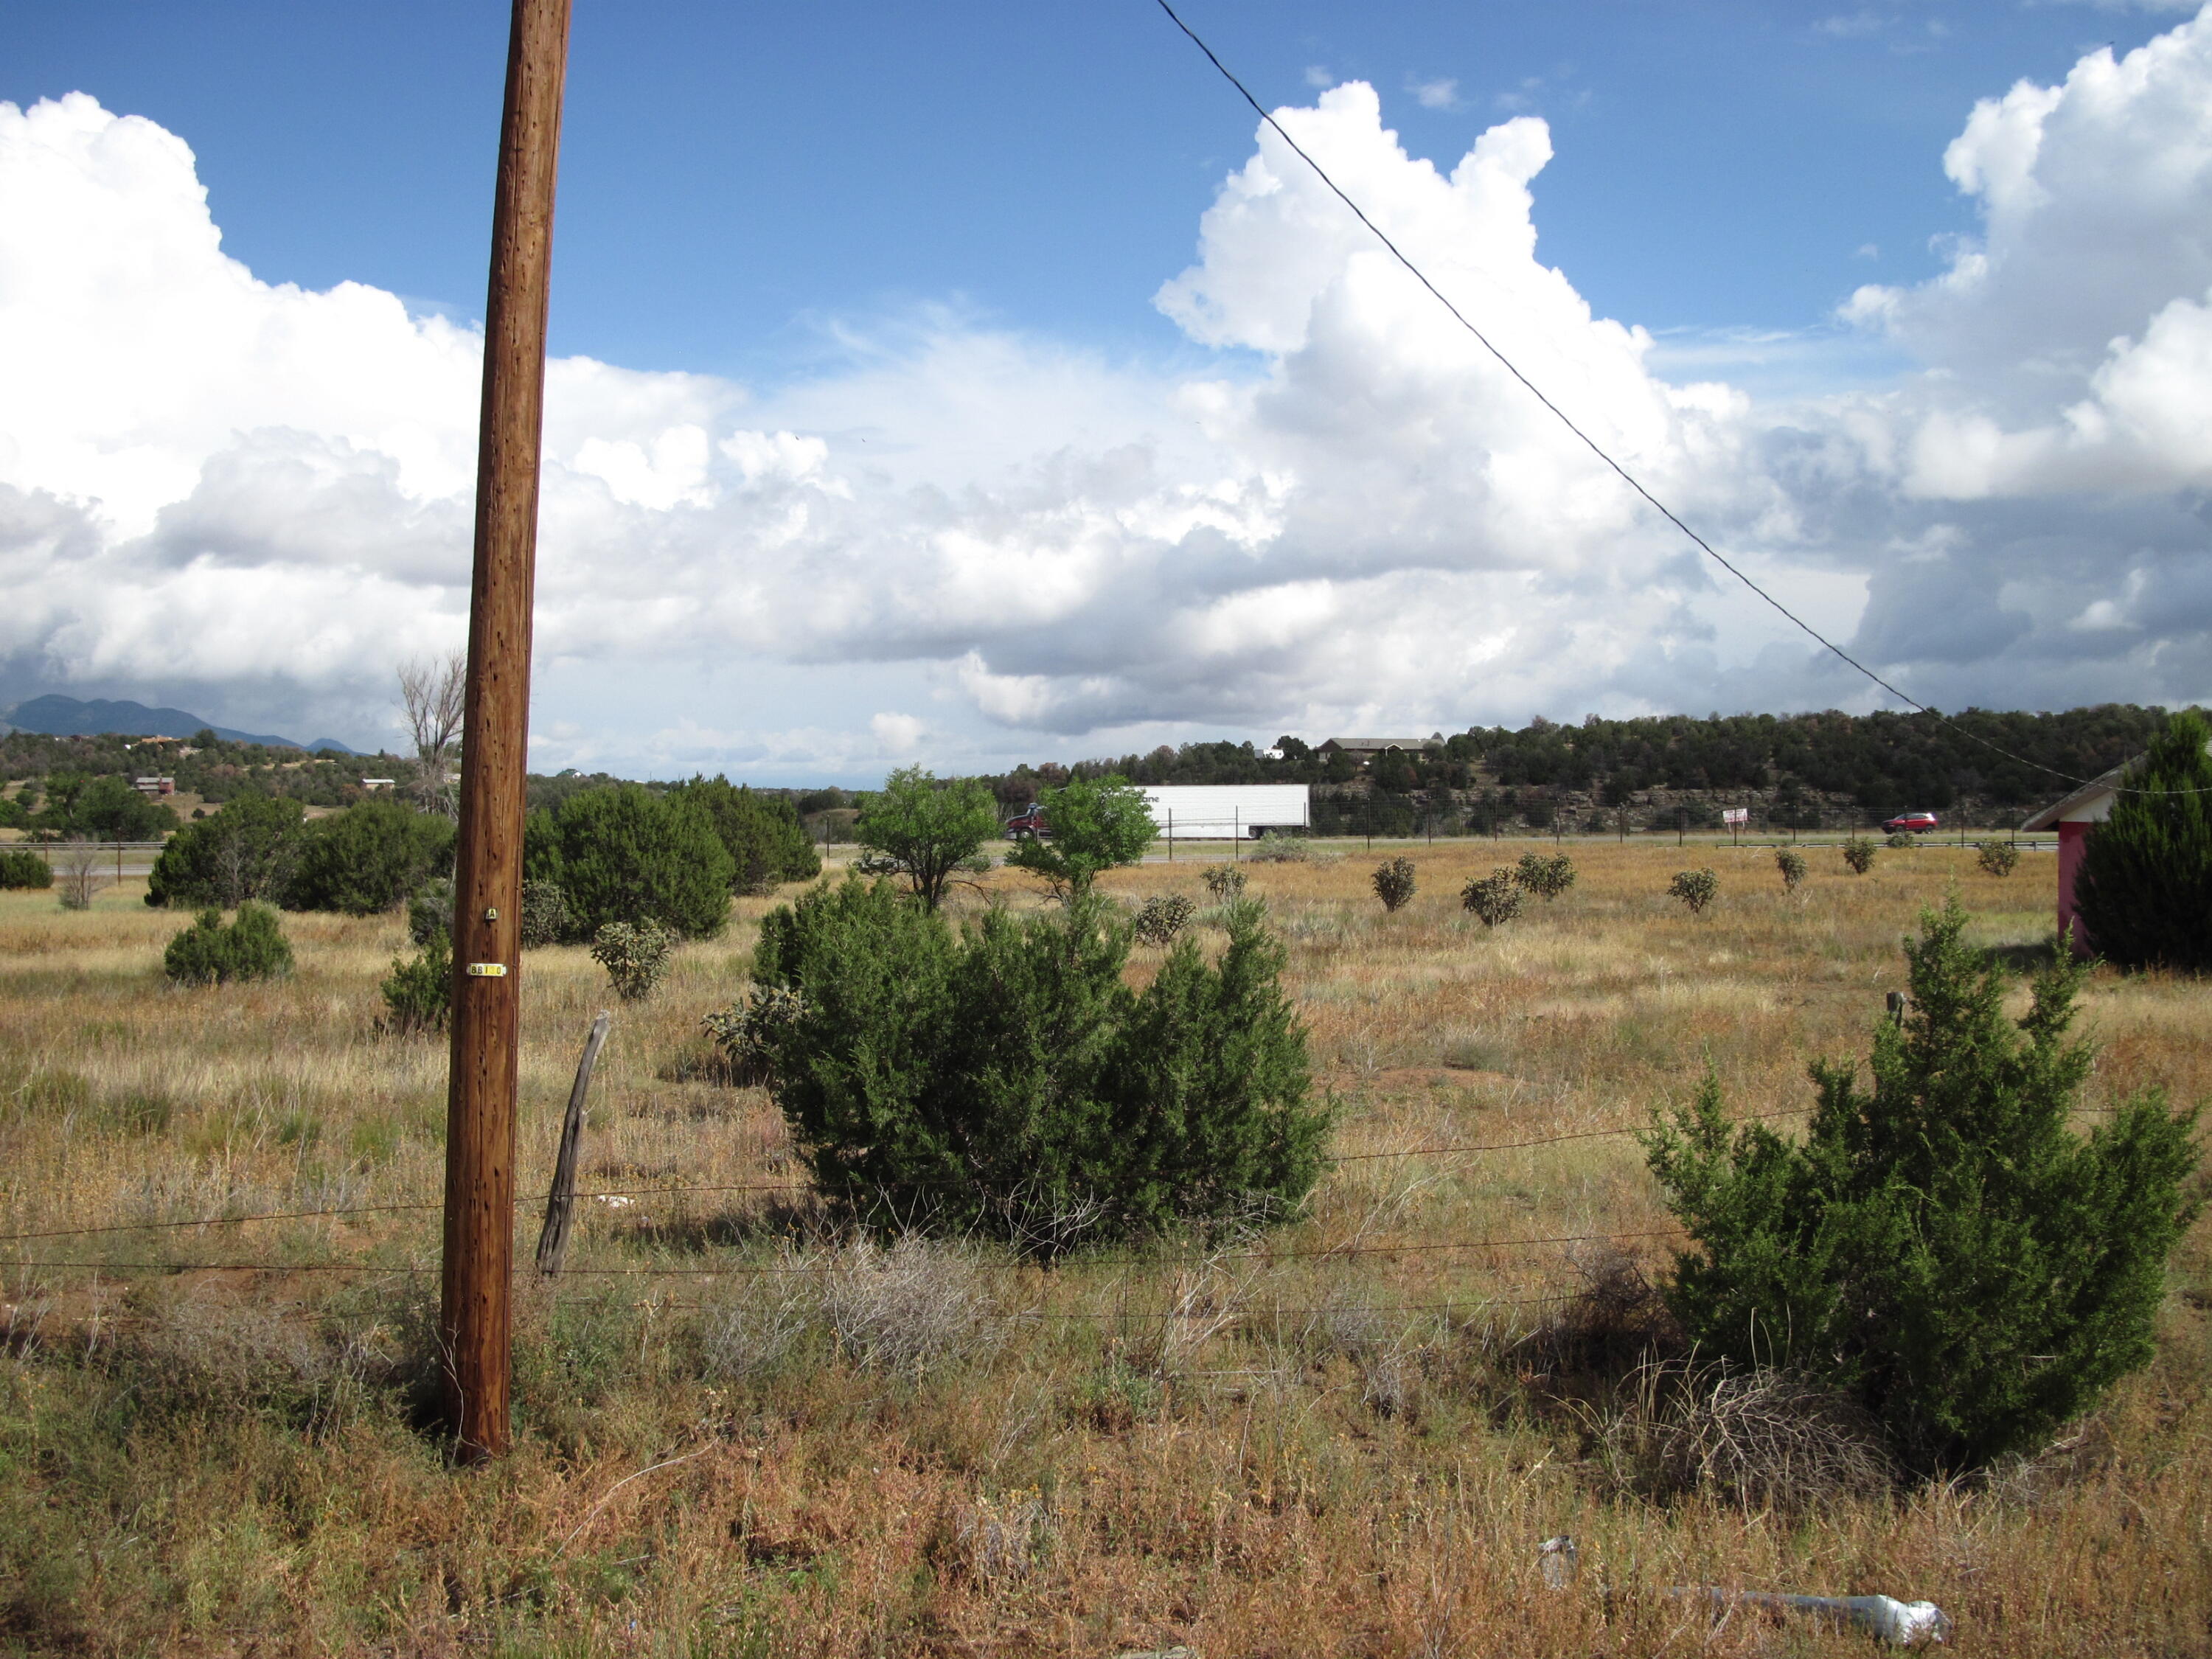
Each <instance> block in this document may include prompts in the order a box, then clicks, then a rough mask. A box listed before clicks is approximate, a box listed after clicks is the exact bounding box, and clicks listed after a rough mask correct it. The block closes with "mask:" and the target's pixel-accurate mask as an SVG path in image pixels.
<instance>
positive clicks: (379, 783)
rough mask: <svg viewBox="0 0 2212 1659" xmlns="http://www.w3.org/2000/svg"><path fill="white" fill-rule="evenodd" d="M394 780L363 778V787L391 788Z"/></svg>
mask: <svg viewBox="0 0 2212 1659" xmlns="http://www.w3.org/2000/svg"><path fill="white" fill-rule="evenodd" d="M392 783H393V780H392V779H391V778H363V779H362V781H361V787H362V788H364V789H389V788H391V787H392Z"/></svg>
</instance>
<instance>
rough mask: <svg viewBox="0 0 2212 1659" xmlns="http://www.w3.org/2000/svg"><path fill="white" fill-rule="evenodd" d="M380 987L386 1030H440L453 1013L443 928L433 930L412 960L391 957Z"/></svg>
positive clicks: (447, 944)
mask: <svg viewBox="0 0 2212 1659" xmlns="http://www.w3.org/2000/svg"><path fill="white" fill-rule="evenodd" d="M383 990H384V1008H385V1016H384V1026H385V1029H386V1030H390V1031H399V1032H410V1031H442V1030H445V1029H446V1024H447V1021H448V1020H450V1019H451V1018H453V942H452V941H451V940H450V939H447V937H446V930H445V929H444V928H442V927H441V928H438V929H436V930H435V931H434V932H433V933H431V934H430V936H429V938H428V939H425V940H424V941H423V942H422V950H421V951H420V952H419V953H417V954H416V957H414V958H413V960H411V961H410V960H409V959H408V958H406V957H394V958H393V959H392V977H391V978H389V979H387V980H386V981H384V986H383Z"/></svg>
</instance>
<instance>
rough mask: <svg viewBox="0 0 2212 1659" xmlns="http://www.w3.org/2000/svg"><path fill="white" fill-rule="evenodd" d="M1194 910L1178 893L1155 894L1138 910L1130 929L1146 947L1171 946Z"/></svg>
mask: <svg viewBox="0 0 2212 1659" xmlns="http://www.w3.org/2000/svg"><path fill="white" fill-rule="evenodd" d="M1196 908H1197V906H1195V905H1194V904H1193V903H1192V902H1190V901H1189V900H1188V899H1187V898H1185V897H1183V896H1182V894H1180V893H1155V894H1153V895H1152V897H1150V898H1148V899H1146V901H1145V902H1144V904H1143V906H1142V907H1141V908H1139V910H1138V912H1137V919H1136V921H1133V922H1132V923H1131V924H1130V929H1131V931H1132V932H1133V933H1135V934H1136V936H1137V938H1138V939H1139V941H1140V942H1142V943H1144V944H1146V945H1173V944H1174V943H1175V942H1176V936H1177V935H1178V934H1180V933H1182V930H1183V929H1184V928H1185V927H1188V925H1189V923H1190V918H1191V913H1192V912H1193V911H1194V910H1195V909H1196Z"/></svg>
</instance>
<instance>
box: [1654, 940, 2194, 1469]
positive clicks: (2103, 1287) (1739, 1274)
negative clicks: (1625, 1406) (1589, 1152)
mask: <svg viewBox="0 0 2212 1659" xmlns="http://www.w3.org/2000/svg"><path fill="white" fill-rule="evenodd" d="M1966 923H1967V916H1966V911H1965V910H1964V909H1963V908H1960V904H1959V902H1958V900H1957V898H1956V896H1954V897H1953V898H1952V899H1951V900H1950V902H1948V903H1947V904H1946V906H1945V907H1944V908H1943V910H1942V912H1941V913H1940V914H1938V913H1936V912H1934V911H1926V912H1923V914H1922V917H1921V926H1922V930H1923V931H1922V936H1921V938H1920V939H1918V940H1917V941H1914V942H1911V943H1909V944H1908V945H1906V946H1905V955H1906V957H1907V960H1908V962H1909V963H1910V964H1911V974H1910V978H1911V996H1910V999H1909V1002H1908V1006H1909V1008H1910V1011H1911V1012H1909V1013H1908V1015H1907V1016H1906V1018H1905V1019H1904V1021H1903V1022H1902V1023H1901V1024H1891V1023H1890V1022H1889V1021H1887V1020H1884V1021H1882V1022H1881V1023H1880V1024H1877V1025H1876V1026H1875V1031H1874V1053H1873V1055H1872V1058H1871V1060H1870V1062H1869V1068H1868V1069H1869V1072H1870V1073H1871V1086H1870V1087H1868V1086H1863V1085H1862V1084H1861V1082H1860V1073H1859V1070H1858V1068H1857V1067H1856V1066H1852V1065H1850V1064H1849V1063H1841V1064H1836V1063H1830V1062H1826V1061H1817V1062H1815V1063H1814V1066H1813V1068H1812V1075H1813V1080H1814V1085H1815V1086H1816V1088H1817V1091H1818V1098H1817V1101H1816V1103H1815V1105H1814V1113H1813V1118H1812V1121H1811V1124H1810V1125H1809V1127H1808V1129H1807V1131H1806V1133H1805V1136H1804V1139H1803V1140H1802V1142H1793V1141H1790V1140H1784V1139H1783V1138H1782V1137H1780V1136H1779V1135H1777V1134H1776V1133H1773V1132H1772V1131H1771V1129H1769V1128H1767V1127H1766V1126H1765V1125H1764V1124H1761V1123H1746V1124H1739V1123H1732V1122H1730V1121H1729V1117H1728V1115H1727V1114H1726V1112H1725V1111H1724V1109H1723V1103H1722V1100H1721V1091H1720V1085H1719V1082H1718V1080H1717V1079H1716V1078H1715V1077H1713V1076H1712V1075H1711V1074H1710V1073H1709V1074H1708V1075H1707V1077H1706V1079H1705V1086H1704V1088H1703V1089H1702V1090H1701V1091H1699V1096H1698V1097H1697V1100H1696V1102H1695V1103H1694V1104H1693V1105H1692V1106H1691V1107H1690V1108H1688V1109H1686V1110H1681V1111H1677V1112H1674V1113H1672V1114H1670V1115H1668V1118H1666V1119H1662V1120H1661V1121H1659V1122H1658V1123H1657V1124H1656V1126H1655V1128H1654V1130H1653V1132H1652V1133H1650V1135H1649V1136H1648V1137H1647V1138H1646V1140H1645V1152H1646V1154H1647V1156H1648V1157H1649V1158H1650V1165H1651V1170H1652V1172H1653V1174H1655V1175H1656V1176H1657V1177H1658V1179H1659V1182H1660V1184H1661V1186H1662V1188H1664V1189H1665V1191H1666V1194H1667V1202H1668V1207H1669V1208H1670V1209H1671V1210H1672V1211H1673V1212H1674V1215H1675V1217H1676V1218H1677V1219H1678V1220H1680V1222H1681V1223H1682V1225H1684V1227H1685V1228H1686V1229H1687V1230H1688V1231H1689V1233H1690V1235H1691V1237H1692V1240H1693V1241H1694V1243H1693V1245H1692V1248H1691V1249H1687V1250H1685V1251H1682V1252H1680V1253H1679V1254H1678V1255H1676V1257H1675V1261H1674V1283H1673V1285H1672V1288H1671V1289H1670V1291H1669V1292H1668V1302H1669V1304H1670V1305H1671V1307H1672V1309H1673V1310H1674V1315H1675V1317H1676V1318H1677V1319H1678V1320H1679V1321H1680V1324H1681V1327H1682V1328H1683V1330H1684V1332H1685V1333H1686V1335H1687V1336H1688V1337H1689V1338H1690V1340H1692V1342H1693V1343H1695V1344H1696V1346H1697V1347H1698V1350H1699V1352H1702V1353H1703V1354H1705V1355H1707V1356H1709V1357H1710V1358H1711V1359H1712V1360H1714V1361H1721V1362H1726V1363H1727V1364H1731V1365H1734V1366H1737V1367H1740V1368H1744V1369H1750V1368H1753V1367H1757V1366H1760V1365H1772V1366H1780V1367H1784V1368H1792V1369H1796V1370H1802V1371H1804V1372H1805V1373H1807V1374H1808V1375H1810V1376H1814V1377H1817V1378H1819V1379H1820V1381H1822V1382H1823V1383H1826V1384H1827V1385H1829V1386H1831V1387H1833V1388H1835V1389H1839V1390H1841V1391H1842V1392H1844V1393H1845V1394H1847V1395H1850V1396H1851V1397H1852V1398H1853V1399H1855V1400H1856V1401H1857V1402H1858V1403H1859V1405H1860V1406H1861V1407H1863V1408H1864V1409H1865V1410H1866V1411H1868V1412H1869V1413H1871V1414H1872V1415H1873V1416H1874V1417H1875V1419H1877V1420H1878V1421H1879V1422H1880V1423H1881V1425H1882V1428H1883V1431H1884V1433H1885V1435H1886V1436H1887V1439H1888V1441H1889V1443H1890V1445H1891V1447H1892V1449H1893V1450H1894V1451H1895V1452H1896V1453H1897V1455H1898V1456H1899V1458H1900V1459H1901V1460H1902V1461H1903V1462H1905V1464H1906V1465H1907V1466H1908V1467H1909V1468H1911V1469H1913V1470H1915V1471H1916V1472H1918V1473H1921V1474H1937V1473H1942V1472H1945V1471H1952V1470H1960V1469H1966V1468H1975V1467H1978V1466H1980V1465H1984V1464H1986V1463H1988V1462H1990V1461H1991V1460H1992V1459H1995V1458H1997V1457H2001V1456H2004V1455H2008V1454H2011V1453H2015V1452H2021V1451H2027V1450H2032V1449H2034V1448H2035V1447H2037V1446H2038V1445H2040V1444H2042V1443H2045V1441H2047V1440H2048V1439H2049V1438H2050V1437H2051V1435H2052V1434H2054V1433H2055V1432H2057V1431H2058V1430H2059V1429H2060V1428H2062V1427H2063V1426H2064V1425H2066V1424H2067V1423H2069V1422H2070V1421H2072V1420H2073V1419H2075V1418H2077V1417H2079V1416H2081V1414H2082V1413H2085V1412H2087V1410H2089V1409H2090V1408H2091V1407H2093V1406H2094V1405H2095V1404H2096V1402H2097V1401H2098V1399H2099V1398H2100V1396H2101V1395H2103V1393H2104V1392H2105V1390H2106V1389H2108V1388H2109V1387H2111V1385H2112V1383H2114V1382H2116V1381H2117V1380H2118V1378H2119V1377H2121V1376H2124V1375H2125V1374H2126V1373H2127V1372H2129V1371H2131V1370H2136V1368H2137V1367H2139V1366H2141V1365H2142V1364H2145V1363H2147V1362H2148V1360H2149V1359H2150V1358H2151V1356H2152V1354H2153V1352H2154V1345H2153V1329H2154V1322H2155V1321H2156V1318H2157V1315H2158V1310H2159V1305H2160V1302H2161V1301H2162V1300H2163V1298H2164V1296H2165V1293H2166V1256H2167V1255H2168V1253H2169V1252H2170V1251H2171V1249H2172V1247H2173V1245H2174V1244H2175V1243H2176V1242H2177V1241H2178V1240H2179V1238H2180V1237H2181V1236H2182V1235H2183V1233H2184V1232H2185V1231H2186V1230H2187V1228H2188V1226H2189V1224H2190V1222H2191V1218H2193V1216H2194V1215H2195V1213H2196V1212H2197V1194H2196V1193H2195V1191H2194V1190H2193V1189H2194V1188H2195V1185H2196V1182H2195V1179H2194V1177H2195V1171H2196V1168H2197V1152H2196V1149H2195V1147H2194V1146H2193V1145H2192V1137H2193V1133H2194V1131H2195V1127H2196V1114H2195V1113H2194V1112H2187V1113H2176V1112H2173V1111H2171V1110H2169V1109H2168V1108H2167V1106H2166V1102H2165V1099H2164V1097H2162V1096H2160V1094H2159V1093H2158V1092H2157V1091H2147V1092H2145V1093H2143V1094H2140V1095H2137V1096H2136V1097H2133V1098H2131V1099H2129V1100H2127V1101H2125V1102H2124V1103H2120V1104H2119V1105H2118V1107H2116V1108H2115V1109H2113V1111H2112V1115H2111V1116H2110V1117H2109V1118H2108V1119H2107V1121H2105V1122H2104V1123H2102V1124H2100V1125H2099V1126H2098V1127H2095V1128H2093V1129H2092V1130H2091V1131H2090V1132H2089V1133H2087V1134H2086V1135H2083V1134H2079V1133H2075V1131H2074V1129H2073V1128H2072V1127H2071V1118H2072V1115H2073V1114H2074V1112H2075V1110H2076V1109H2077V1106H2078V1102H2079V1100H2080V1097H2081V1089H2082V1085H2084V1083H2086V1081H2087V1079H2088V1076H2089V1072H2090V1067H2091V1064H2092V1060H2093V1055H2092V1053H2091V1050H2090V1048H2089V1047H2088V1045H2087V1043H2083V1042H2069V1041H2068V1040H2067V1028H2068V1027H2069V1024H2071V1023H2072V1020H2073V1017H2074V1006H2073V1005H2074V1000H2075V996H2076V995H2077V994H2078V993H2079V991H2080V988H2081V983H2082V981H2083V979H2084V978H2085V976H2086V975H2087V972H2088V969H2087V967H2086V966H2085V965H2082V964H2078V963H2073V962H2071V961H2069V960H2068V959H2067V957H2065V956H2064V955H2063V952H2061V951H2054V952H2053V953H2052V956H2051V960H2050V962H2049V963H2048V964H2047V965H2046V966H2045V968H2044V969H2043V970H2042V972H2041V973H2039V975H2037V976H2036V979H2035V981H2034V990H2033V1002H2032V1005H2031V1006H2030V1007H2029V1009H2028V1011H2027V1013H2026V1014H2025V1015H2024V1016H2023V1017H2022V1018H2021V1019H2020V1020H2019V1021H2018V1022H2017V1023H2016V1024H2015V1022H2013V1021H2010V1020H2008V1019H2007V1018H2006V1017H2005V1012H2004V1001H2005V994H2006V991H2007V988H2008V976H2007V975H2006V974H2005V972H2004V970H2003V969H2002V968H2001V967H1999V966H1998V965H1996V964H1995V963H1991V962H1990V960H1989V958H1988V957H1987V955H1986V953H1984V952H1983V951H1979V950H1977V949H1974V948H1973V947H1972V946H1970V945H1967V944H1966V939H1965V934H1966Z"/></svg>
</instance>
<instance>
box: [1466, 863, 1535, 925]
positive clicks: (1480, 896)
mask: <svg viewBox="0 0 2212 1659" xmlns="http://www.w3.org/2000/svg"><path fill="white" fill-rule="evenodd" d="M1459 902H1460V903H1461V905H1462V907H1463V908H1467V909H1469V910H1472V911H1474V914H1475V915H1478V916H1480V917H1481V918H1482V925H1483V926H1484V927H1497V926H1498V924H1499V923H1500V922H1505V921H1512V920H1513V918H1514V917H1516V916H1517V915H1520V914H1521V904H1522V891H1521V887H1520V884H1519V883H1518V882H1517V881H1516V880H1515V879H1514V872H1512V871H1511V870H1509V869H1507V868H1505V867H1504V866H1502V865H1501V866H1499V867H1498V868H1497V869H1495V870H1493V871H1492V872H1490V873H1489V874H1488V875H1486V876H1483V877H1481V878H1479V879H1476V880H1472V881H1469V882H1468V884H1467V885H1466V886H1464V887H1462V888H1461V889H1460V894H1459Z"/></svg>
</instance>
